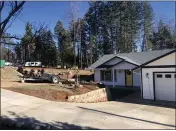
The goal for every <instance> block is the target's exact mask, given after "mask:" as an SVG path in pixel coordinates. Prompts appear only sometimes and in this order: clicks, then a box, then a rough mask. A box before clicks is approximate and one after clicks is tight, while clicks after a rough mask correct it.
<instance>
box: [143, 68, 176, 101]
mask: <svg viewBox="0 0 176 131" xmlns="http://www.w3.org/2000/svg"><path fill="white" fill-rule="evenodd" d="M153 72H175V68H142V83H143V85H142V90H143V92H142V94H143V99H150V100H154V88H153ZM146 73H148V76H149V77H148V78H147V77H146Z"/></svg>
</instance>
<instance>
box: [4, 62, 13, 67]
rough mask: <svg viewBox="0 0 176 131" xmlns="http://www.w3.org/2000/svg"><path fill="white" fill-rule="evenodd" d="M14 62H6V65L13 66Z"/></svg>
mask: <svg viewBox="0 0 176 131" xmlns="http://www.w3.org/2000/svg"><path fill="white" fill-rule="evenodd" d="M12 65H13V64H12V63H11V62H5V66H12Z"/></svg>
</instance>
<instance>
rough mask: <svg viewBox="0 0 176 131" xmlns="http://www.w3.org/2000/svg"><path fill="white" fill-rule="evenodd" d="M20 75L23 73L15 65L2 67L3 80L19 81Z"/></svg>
mask: <svg viewBox="0 0 176 131" xmlns="http://www.w3.org/2000/svg"><path fill="white" fill-rule="evenodd" d="M20 76H23V75H22V74H21V73H19V72H18V71H16V70H15V69H14V68H13V67H4V68H1V80H8V81H19V80H20Z"/></svg>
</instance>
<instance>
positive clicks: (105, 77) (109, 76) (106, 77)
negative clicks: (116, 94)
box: [101, 70, 112, 81]
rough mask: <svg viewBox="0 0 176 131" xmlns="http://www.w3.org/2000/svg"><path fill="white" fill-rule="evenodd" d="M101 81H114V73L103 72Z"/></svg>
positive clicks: (109, 71)
mask: <svg viewBox="0 0 176 131" xmlns="http://www.w3.org/2000/svg"><path fill="white" fill-rule="evenodd" d="M101 81H112V71H111V70H106V71H101Z"/></svg>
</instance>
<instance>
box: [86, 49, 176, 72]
mask: <svg viewBox="0 0 176 131" xmlns="http://www.w3.org/2000/svg"><path fill="white" fill-rule="evenodd" d="M173 50H175V49H165V50H155V51H144V52H131V53H119V54H109V55H104V56H103V57H101V58H100V59H99V60H97V61H96V62H95V63H93V64H92V65H91V66H90V67H89V68H88V69H95V68H96V67H98V66H100V65H101V64H103V63H105V62H106V61H108V60H110V59H112V58H113V57H115V56H117V57H120V58H122V59H125V60H126V61H128V62H131V63H134V64H137V65H142V64H144V63H146V62H148V61H151V60H153V59H155V58H158V57H160V56H162V55H164V54H166V53H169V52H171V51H173Z"/></svg>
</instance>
